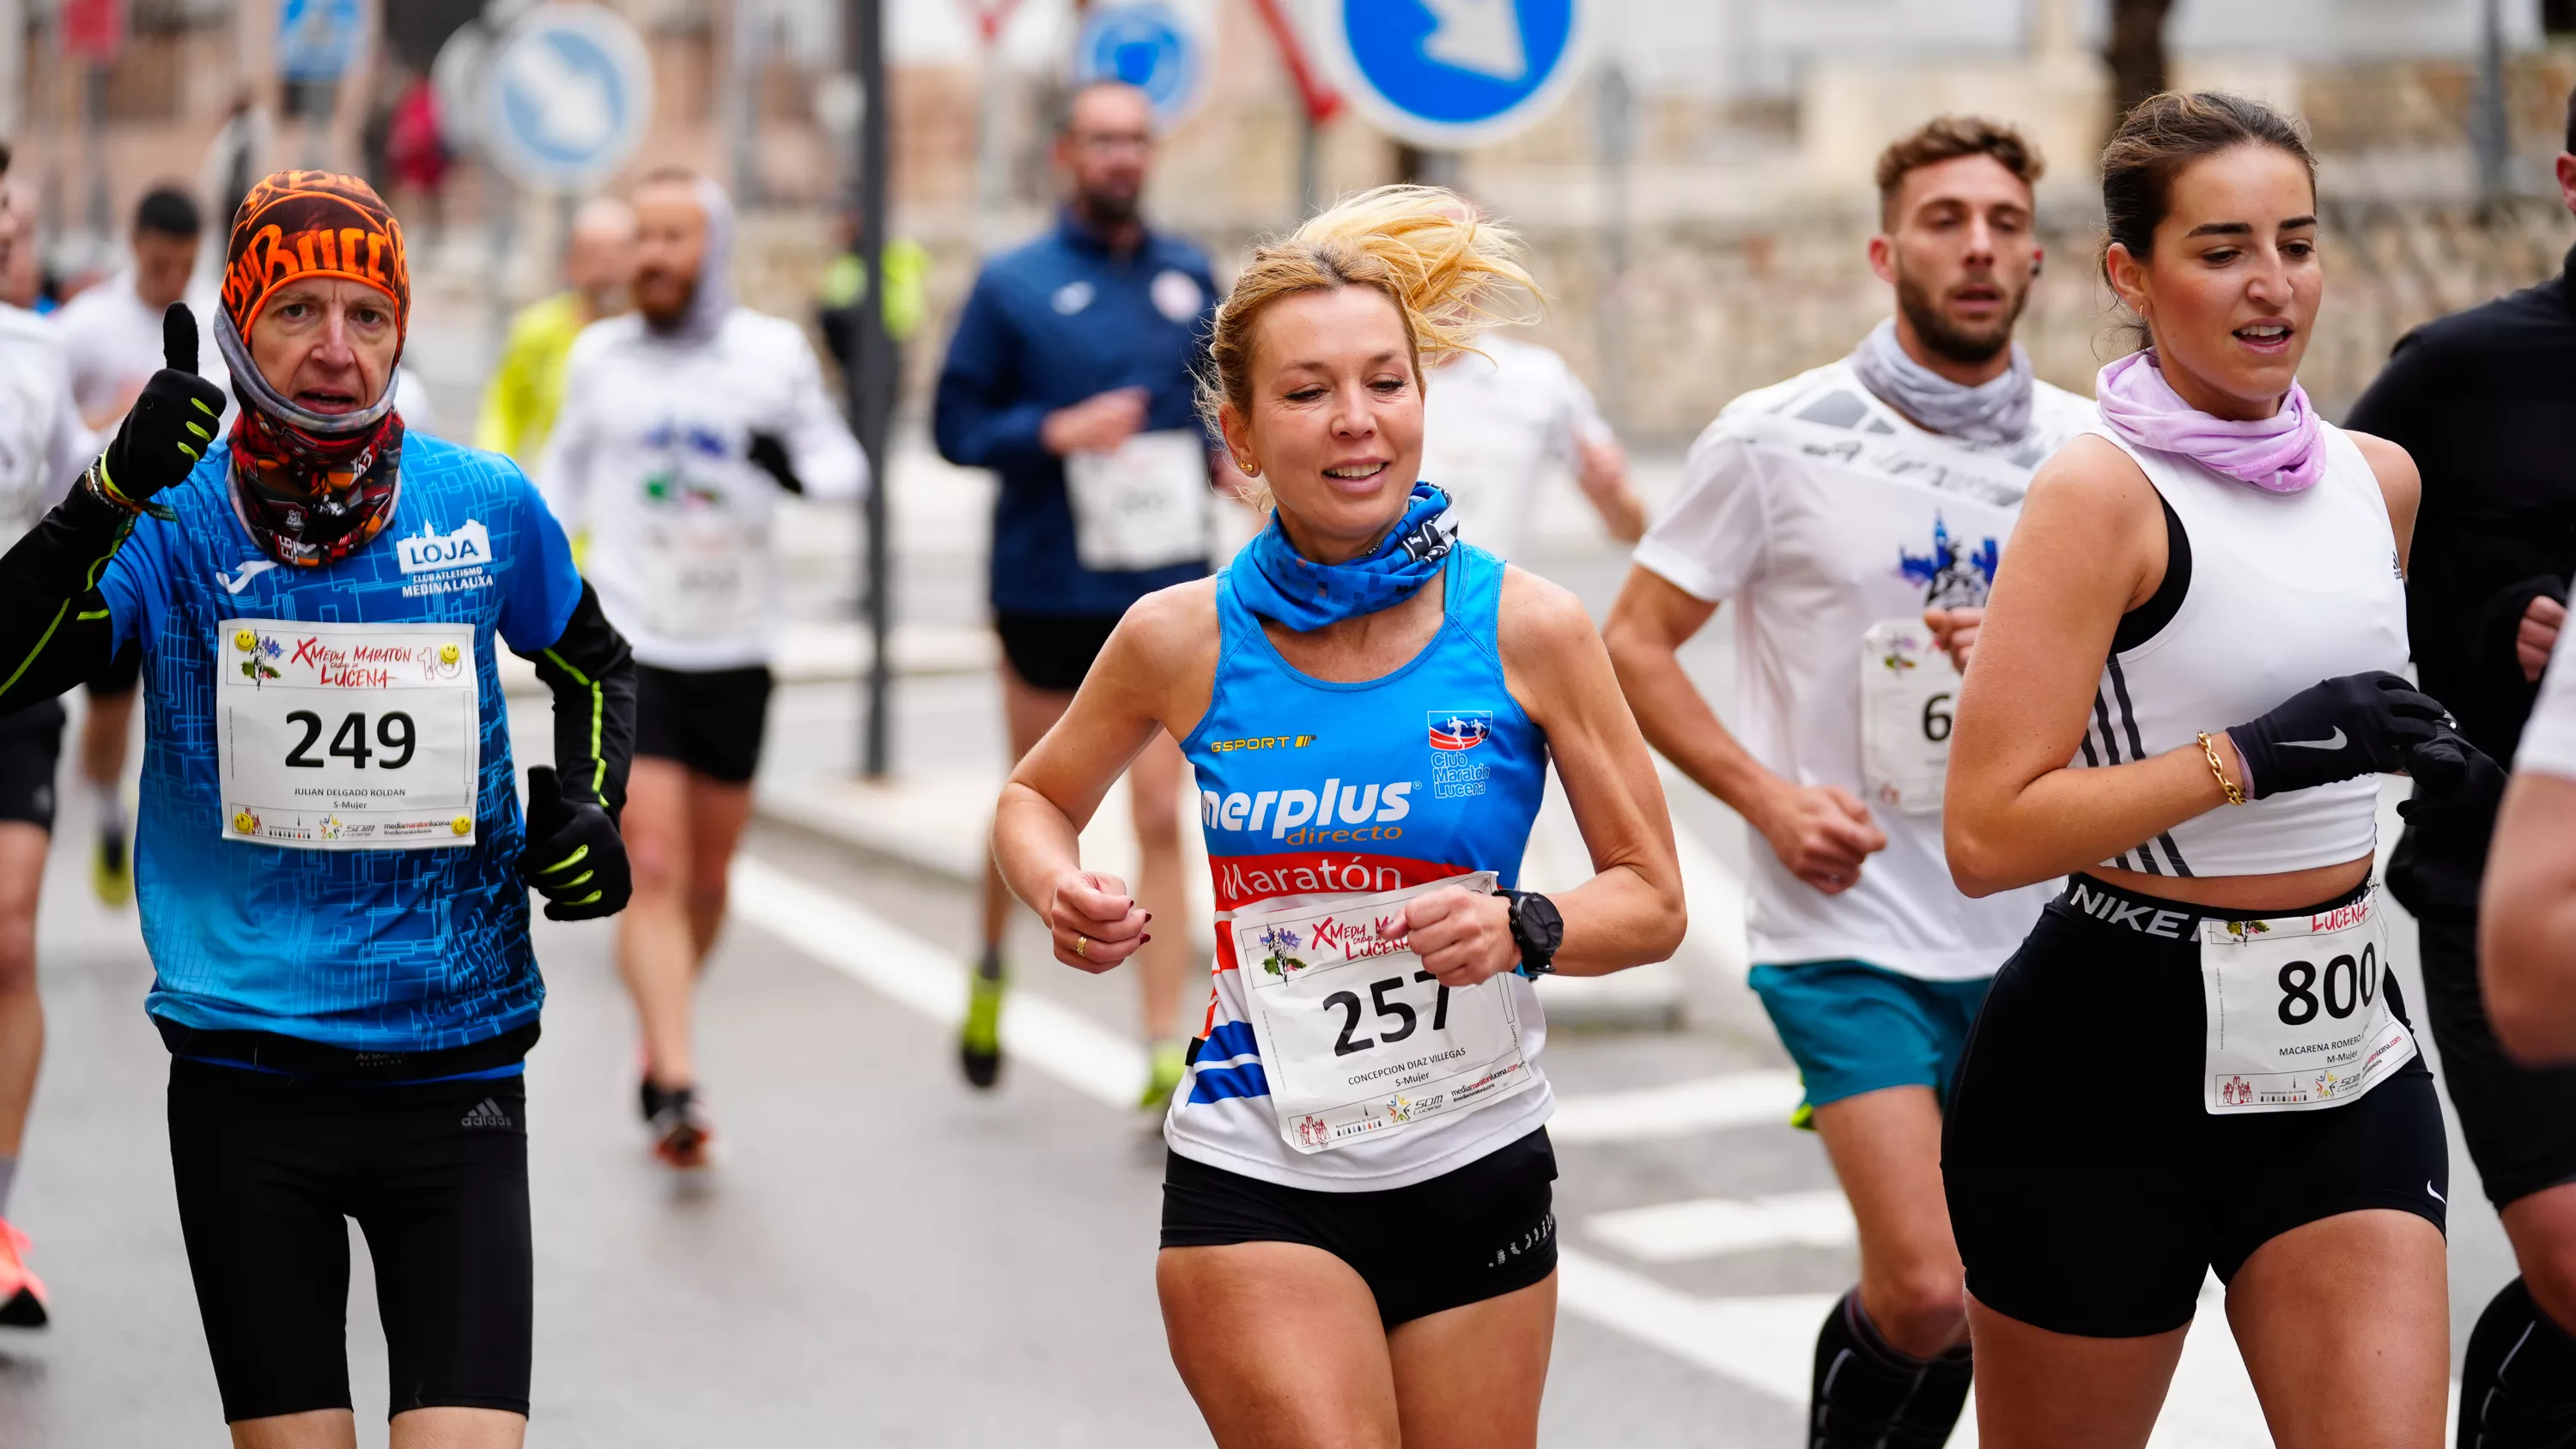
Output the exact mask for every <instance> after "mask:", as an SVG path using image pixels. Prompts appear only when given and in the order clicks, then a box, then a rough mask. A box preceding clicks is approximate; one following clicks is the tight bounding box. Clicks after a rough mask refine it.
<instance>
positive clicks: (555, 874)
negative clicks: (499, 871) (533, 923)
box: [519, 765, 635, 921]
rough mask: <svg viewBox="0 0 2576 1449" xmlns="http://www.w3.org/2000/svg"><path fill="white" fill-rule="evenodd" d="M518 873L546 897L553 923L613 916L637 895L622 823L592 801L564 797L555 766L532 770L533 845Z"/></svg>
mask: <svg viewBox="0 0 2576 1449" xmlns="http://www.w3.org/2000/svg"><path fill="white" fill-rule="evenodd" d="M519 875H520V878H522V879H524V880H525V881H527V883H528V887H529V889H531V890H534V891H535V892H536V893H537V894H539V895H541V896H544V897H545V898H546V919H547V920H549V921H590V920H597V919H598V918H599V917H601V916H613V915H615V914H617V913H618V912H619V911H622V910H624V909H626V900H627V897H629V896H632V895H633V894H635V874H634V871H633V870H632V869H631V868H630V867H629V866H628V865H627V862H626V841H625V840H624V839H623V838H622V837H620V836H619V835H618V833H617V822H616V821H614V820H611V819H610V818H609V817H608V812H607V811H606V810H603V809H601V808H600V807H599V806H597V805H593V804H591V803H590V802H589V801H587V800H566V799H564V797H563V791H562V787H561V786H560V785H559V784H557V783H556V781H555V771H554V767H553V766H552V765H536V766H532V767H530V769H529V770H528V845H527V848H526V849H525V850H523V851H521V852H520V854H519Z"/></svg>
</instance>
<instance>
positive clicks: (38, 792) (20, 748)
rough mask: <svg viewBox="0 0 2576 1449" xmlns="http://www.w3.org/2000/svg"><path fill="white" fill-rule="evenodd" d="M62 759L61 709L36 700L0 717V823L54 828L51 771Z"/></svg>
mask: <svg viewBox="0 0 2576 1449" xmlns="http://www.w3.org/2000/svg"><path fill="white" fill-rule="evenodd" d="M62 757H63V707H62V704H61V703H60V702H59V701H56V700H50V699H46V700H39V701H37V702H36V703H34V704H31V705H29V706H27V707H26V708H25V709H22V710H19V711H18V712H17V713H15V714H6V715H0V820H16V821H21V822H24V823H25V824H28V825H33V826H35V827H36V828H37V829H39V830H46V831H50V830H52V829H53V828H54V769H55V766H56V765H58V764H59V763H60V762H61V760H62Z"/></svg>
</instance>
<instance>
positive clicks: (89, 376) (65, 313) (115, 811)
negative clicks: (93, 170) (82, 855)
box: [55, 185, 225, 905]
mask: <svg viewBox="0 0 2576 1449" xmlns="http://www.w3.org/2000/svg"><path fill="white" fill-rule="evenodd" d="M204 230H205V222H204V218H203V215H202V213H200V212H199V211H198V209H197V200H196V198H195V197H193V196H191V195H189V194H188V193H187V192H186V191H185V190H182V189H181V188H179V187H177V186H166V185H165V186H156V187H154V188H153V189H152V190H150V191H147V192H145V193H144V194H143V199H142V200H141V201H139V202H137V203H135V207H134V230H133V232H132V234H131V236H130V237H129V244H130V245H131V246H132V248H133V262H132V264H131V265H130V266H128V267H127V268H126V269H125V270H124V271H121V272H119V273H117V274H116V275H115V276H112V277H110V278H108V279H107V280H106V281H104V282H101V283H99V284H98V285H97V286H95V287H91V288H90V289H88V290H87V291H84V292H82V293H81V294H80V295H79V296H77V297H74V298H72V299H71V300H70V301H69V302H66V303H64V304H63V308H62V311H61V312H60V313H59V314H58V315H57V316H56V318H55V325H57V326H59V327H60V328H62V333H63V347H64V350H65V352H66V353H67V354H68V355H69V357H70V361H71V370H72V371H71V382H72V400H73V401H74V402H76V403H78V404H79V405H80V412H81V421H82V422H83V423H85V424H87V425H88V426H89V427H90V429H91V430H92V431H94V432H98V433H102V434H104V433H108V432H110V431H113V430H114V429H115V427H116V425H117V423H118V422H119V421H120V420H121V419H123V418H124V416H125V410H126V409H127V408H130V407H132V406H134V399H135V398H136V397H137V396H138V395H139V394H141V393H142V391H143V385H144V383H146V382H147V381H149V380H150V379H151V377H152V375H153V374H154V373H155V372H157V371H159V370H160V368H161V360H162V359H161V313H162V311H163V310H164V309H165V308H167V307H168V306H169V305H170V304H171V303H173V302H176V301H179V300H181V299H182V298H183V297H184V298H185V299H186V300H187V301H188V303H189V310H190V311H192V312H195V313H196V314H197V315H198V316H200V317H204V316H210V315H212V314H213V311H214V307H215V294H214V290H213V288H211V287H204V286H201V287H197V288H193V289H192V288H190V286H189V285H188V279H189V277H190V275H191V274H192V273H193V272H194V271H195V270H196V266H197V241H198V237H199V235H200V234H201V233H202V232H203V231H204ZM209 361H210V363H212V365H210V366H208V367H207V369H206V377H207V380H208V381H210V382H212V383H214V384H215V385H216V386H217V387H222V386H224V383H225V377H224V370H223V367H222V365H221V363H220V361H217V360H214V359H209ZM142 657H143V656H142V651H141V649H140V648H133V647H129V648H127V649H126V650H124V651H123V652H121V653H119V654H118V655H117V656H116V658H115V660H114V661H113V662H112V663H110V664H109V665H108V666H107V668H106V669H104V670H102V671H101V672H100V674H99V676H98V677H97V678H96V679H93V680H91V681H90V683H89V713H88V715H87V716H86V717H85V718H84V719H83V720H82V721H81V752H80V767H81V777H82V778H83V779H85V780H87V781H88V782H89V788H90V793H91V795H92V796H93V797H94V802H93V803H94V805H95V808H96V809H97V812H98V838H97V844H96V846H95V847H94V850H93V853H92V855H91V858H90V886H91V888H92V889H93V890H95V891H97V892H98V898H99V899H100V900H102V901H105V902H106V903H108V904H109V905H123V904H124V903H125V902H126V901H128V900H130V899H132V897H133V895H134V875H133V867H132V862H131V861H129V860H128V859H127V854H126V819H125V747H126V741H127V739H128V737H129V736H130V735H131V734H132V730H133V721H134V699H135V690H134V685H135V670H137V669H138V668H140V667H141V660H142Z"/></svg>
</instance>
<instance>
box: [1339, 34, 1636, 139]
mask: <svg viewBox="0 0 2576 1449" xmlns="http://www.w3.org/2000/svg"><path fill="white" fill-rule="evenodd" d="M1590 9H1591V4H1590V3H1589V0H1334V3H1333V4H1332V6H1331V14H1330V16H1329V20H1328V23H1327V26H1326V47H1325V48H1326V53H1327V54H1328V55H1329V56H1330V57H1331V59H1332V60H1333V62H1334V68H1335V69H1336V70H1337V71H1338V72H1339V73H1340V76H1341V80H1342V82H1343V85H1344V86H1345V87H1346V88H1347V89H1348V90H1349V91H1350V94H1351V99H1352V101H1353V103H1354V104H1356V105H1357V106H1358V107H1359V109H1360V111H1361V113H1362V114H1364V115H1366V116H1367V117H1368V118H1369V119H1370V120H1371V121H1373V122H1375V123H1376V124H1377V126H1378V128H1379V129H1381V130H1383V131H1386V132H1387V133H1389V134H1390V135H1393V136H1395V137H1396V138H1397V139H1399V140H1404V141H1410V142H1412V143H1413V144H1415V145H1417V146H1431V147H1439V148H1454V147H1459V146H1475V145H1483V144H1485V143H1488V142H1492V141H1499V140H1501V139H1503V138H1504V137H1506V136H1509V135H1512V134H1513V133H1515V132H1517V131H1520V130H1522V129H1524V128H1526V127H1528V126H1530V125H1532V124H1534V123H1535V122H1536V121H1537V120H1538V119H1539V118H1540V117H1542V116H1544V115H1546V114H1547V113H1548V111H1550V110H1551V109H1553V108H1554V107H1555V106H1556V104H1557V102H1558V101H1560V100H1562V99H1564V96H1565V92H1566V91H1567V89H1568V88H1570V87H1571V86H1572V85H1573V84H1574V82H1575V81H1576V80H1577V79H1579V78H1580V73H1581V70H1582V60H1583V54H1584V44H1585V41H1586V38H1587V30H1588V27H1589V21H1590V16H1589V13H1588V12H1589V11H1590Z"/></svg>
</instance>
